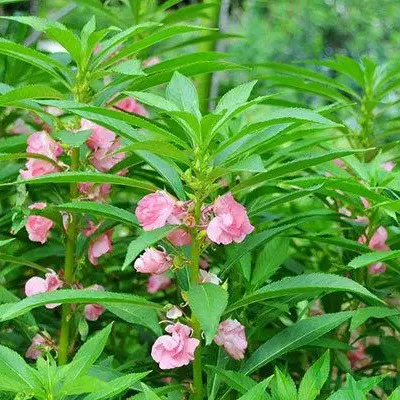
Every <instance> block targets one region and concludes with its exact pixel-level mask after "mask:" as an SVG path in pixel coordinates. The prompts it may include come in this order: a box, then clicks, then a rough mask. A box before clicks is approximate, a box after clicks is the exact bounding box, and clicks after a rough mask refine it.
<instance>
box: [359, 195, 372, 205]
mask: <svg viewBox="0 0 400 400" xmlns="http://www.w3.org/2000/svg"><path fill="white" fill-rule="evenodd" d="M360 199H361V203H362V204H363V206H364V208H370V207H371V204H370V202H369V201H368V200H367V199H366V198H365V197H362V196H361V197H360Z"/></svg>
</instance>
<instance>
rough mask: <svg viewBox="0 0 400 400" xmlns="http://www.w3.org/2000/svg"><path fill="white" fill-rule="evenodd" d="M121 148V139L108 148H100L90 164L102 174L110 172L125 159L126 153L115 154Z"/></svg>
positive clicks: (94, 153)
mask: <svg viewBox="0 0 400 400" xmlns="http://www.w3.org/2000/svg"><path fill="white" fill-rule="evenodd" d="M120 147H121V143H120V140H119V139H116V140H115V141H114V143H113V144H112V145H111V146H110V147H108V148H98V149H96V150H95V151H94V152H93V155H92V157H91V158H90V162H91V163H92V165H93V166H94V167H95V168H96V169H97V170H99V171H101V172H108V171H109V170H110V169H111V168H112V167H114V165H116V164H118V163H119V162H120V161H122V160H123V159H124V158H125V153H115V154H114V152H115V151H116V150H118V149H119V148H120Z"/></svg>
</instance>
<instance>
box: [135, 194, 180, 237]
mask: <svg viewBox="0 0 400 400" xmlns="http://www.w3.org/2000/svg"><path fill="white" fill-rule="evenodd" d="M175 206H176V200H175V199H174V198H173V197H172V196H170V195H169V194H168V193H165V192H161V191H157V192H155V193H151V194H148V195H146V196H144V197H143V198H142V199H141V200H140V201H139V202H138V205H137V207H136V210H135V214H136V217H137V219H138V220H139V223H140V225H142V227H143V229H144V230H145V231H152V230H153V229H157V228H161V227H163V226H164V225H166V224H167V222H170V221H171V220H175V218H174V211H175Z"/></svg>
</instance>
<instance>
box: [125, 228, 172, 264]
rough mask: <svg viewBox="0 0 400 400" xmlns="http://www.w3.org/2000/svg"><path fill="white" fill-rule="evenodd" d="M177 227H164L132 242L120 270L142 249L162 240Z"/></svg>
mask: <svg viewBox="0 0 400 400" xmlns="http://www.w3.org/2000/svg"><path fill="white" fill-rule="evenodd" d="M178 227H179V225H166V226H163V227H162V228H159V229H155V230H153V231H148V232H144V233H143V234H142V235H141V236H139V237H138V238H137V239H135V240H133V241H132V242H131V243H130V244H129V246H128V250H127V252H126V257H125V261H124V264H123V266H122V269H123V270H124V269H126V268H127V267H128V266H129V264H130V263H131V262H132V261H134V260H135V259H136V257H137V256H138V255H139V254H140V253H141V252H142V251H143V250H144V249H146V248H147V247H149V246H151V245H152V244H154V243H156V242H158V241H159V240H161V239H163V238H164V237H165V236H167V235H168V233H170V232H172V231H174V230H175V229H176V228H178Z"/></svg>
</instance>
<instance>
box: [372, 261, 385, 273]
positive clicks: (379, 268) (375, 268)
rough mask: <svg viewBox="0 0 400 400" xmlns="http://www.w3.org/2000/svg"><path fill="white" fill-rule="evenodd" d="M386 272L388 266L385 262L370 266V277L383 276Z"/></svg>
mask: <svg viewBox="0 0 400 400" xmlns="http://www.w3.org/2000/svg"><path fill="white" fill-rule="evenodd" d="M385 271H386V264H385V263H383V262H378V263H375V264H371V265H369V266H368V272H369V273H370V275H379V274H383V273H384V272H385Z"/></svg>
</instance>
